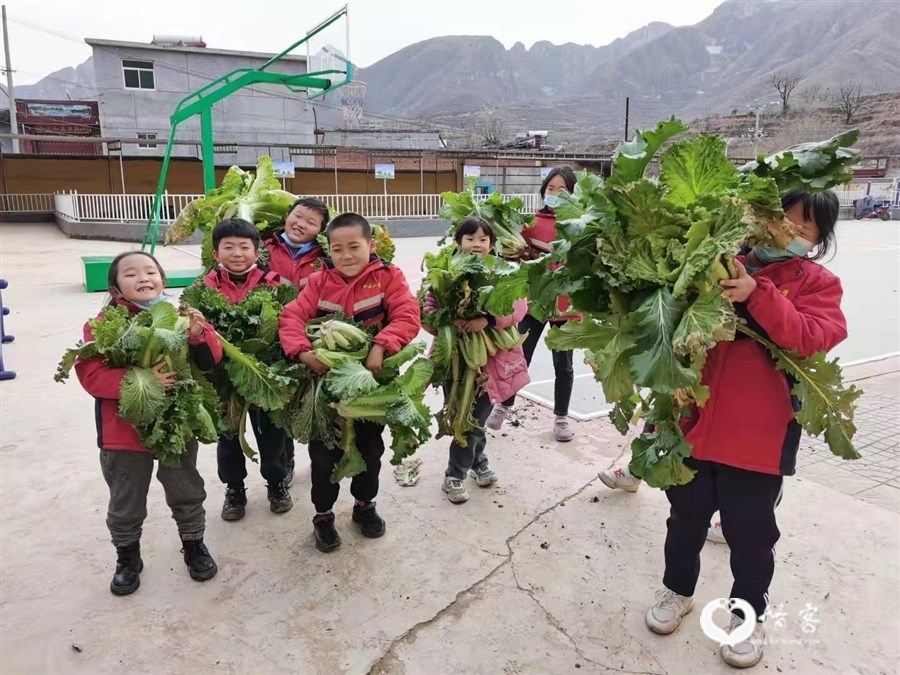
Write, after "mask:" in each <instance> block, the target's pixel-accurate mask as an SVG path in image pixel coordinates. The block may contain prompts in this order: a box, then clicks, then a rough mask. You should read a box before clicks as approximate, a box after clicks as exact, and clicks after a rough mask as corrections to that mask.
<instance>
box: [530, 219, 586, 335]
mask: <svg viewBox="0 0 900 675" xmlns="http://www.w3.org/2000/svg"><path fill="white" fill-rule="evenodd" d="M548 211H549V213H547V212H544V211H538V212H537V213H535V214H534V224H533V225H532V226H531V227H526V228H523V229H522V237H523V238H524V239H525V242H526V243H527V244H528V245H529V246H531V248H533V249H535V250H536V251H540V252H541V253H549V252H550V244H551V242H553V241H556V214H554V213H553V211H550V210H549V209H548ZM560 267H561V265H560V264H559V263H551V264H550V269H551V270H556V269H559V268H560ZM569 306H570V303H569V298H568V296H565V295H561V296H559V299H558V300H557V301H556V314H555V315H554V316H551V317H550V319H549V320H550V321H551V322H554V323H557V322H561V321H569V320H572V321H580V320H581V314H573V313H567V310H568V309H569Z"/></svg>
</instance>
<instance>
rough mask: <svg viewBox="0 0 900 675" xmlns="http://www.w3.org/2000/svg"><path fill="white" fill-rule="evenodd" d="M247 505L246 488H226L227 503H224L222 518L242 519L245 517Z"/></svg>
mask: <svg viewBox="0 0 900 675" xmlns="http://www.w3.org/2000/svg"><path fill="white" fill-rule="evenodd" d="M246 506H247V490H246V489H244V488H232V487H230V488H228V489H227V490H225V503H224V504H222V520H240V519H241V518H243V517H244V509H245V508H246Z"/></svg>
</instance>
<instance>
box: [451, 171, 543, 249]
mask: <svg viewBox="0 0 900 675" xmlns="http://www.w3.org/2000/svg"><path fill="white" fill-rule="evenodd" d="M441 199H443V200H444V206H443V207H441V210H440V217H441V218H445V219H446V220H449V221H450V229H449V230H447V233H446V234H445V235H444V237H443V238H442V239H441V240H440V241H439V242H438V244H440V245H443V244H444V242H445V240H447V239H453V236H454V234H455V233H456V228H457V227H459V224H460V223H461V222H462V221H464V220H465V219H466V218H468V217H470V216H477V217H479V218H482V219H483V220H486V221H487V222H488V224H489V225H490V226H491V229H492V230H493V231H494V236H496V237H497V243H496V245H495V247H494V250H495V252H496V254H497V255H498V256H501V257H503V258H506V259H508V260H517V259H519V258H521V257H522V255H523V254H524V253H525V251H526V249H527V248H528V247H527V245H526V243H525V239H524V238H523V237H522V228H523V227H524V226H525V223H526V222H527V218H526V217H525V216H524V215H523V214H522V213H521V210H522V208H523V207H524V206H525V203H524V202H523V201H522V200H521V199H519V198H518V197H516V198H514V199H510V200H509V201H504V199H503V196H502V195H500V194H499V193H496V192H495V193H493V194H492V195H490V196H489V197H487V198H485V199H480V198H476V196H475V179H474V178H470V179H469V180H468V189H467V190H465V191H464V192H460V193H459V194H456V193H454V192H443V193H441Z"/></svg>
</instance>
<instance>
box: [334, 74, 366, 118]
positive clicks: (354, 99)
mask: <svg viewBox="0 0 900 675" xmlns="http://www.w3.org/2000/svg"><path fill="white" fill-rule="evenodd" d="M338 94H339V95H340V97H341V117H342V118H343V120H344V124H345V125H346V126H348V127H352V126H356V125H358V124H359V121H360V120H361V119H362V111H363V103H364V102H365V100H366V83H365V82H362V81H360V80H354V81H352V82H348V83H347V84H345V85H344V86H343V87H341V88H340V89H339V90H338Z"/></svg>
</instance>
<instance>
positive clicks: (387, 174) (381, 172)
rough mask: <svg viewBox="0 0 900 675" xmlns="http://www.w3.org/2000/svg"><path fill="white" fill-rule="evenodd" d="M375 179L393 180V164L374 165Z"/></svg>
mask: <svg viewBox="0 0 900 675" xmlns="http://www.w3.org/2000/svg"><path fill="white" fill-rule="evenodd" d="M375 178H376V179H377V180H393V179H394V165H393V164H376V165H375Z"/></svg>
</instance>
